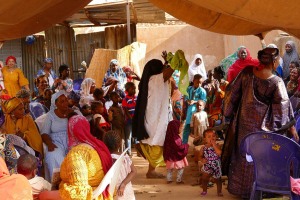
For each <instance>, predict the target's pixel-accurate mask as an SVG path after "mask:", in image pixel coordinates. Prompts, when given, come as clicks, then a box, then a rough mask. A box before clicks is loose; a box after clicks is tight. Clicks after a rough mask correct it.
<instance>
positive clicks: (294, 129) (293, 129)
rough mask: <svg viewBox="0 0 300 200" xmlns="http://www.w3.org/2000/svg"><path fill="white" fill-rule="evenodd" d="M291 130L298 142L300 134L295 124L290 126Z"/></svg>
mask: <svg viewBox="0 0 300 200" xmlns="http://www.w3.org/2000/svg"><path fill="white" fill-rule="evenodd" d="M290 132H291V134H292V136H293V138H294V140H295V141H296V142H297V143H298V142H299V136H298V133H297V131H296V128H295V126H292V127H291V128H290Z"/></svg>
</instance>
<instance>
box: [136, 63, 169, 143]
mask: <svg viewBox="0 0 300 200" xmlns="http://www.w3.org/2000/svg"><path fill="white" fill-rule="evenodd" d="M163 66H164V65H163V63H162V62H161V61H160V60H157V59H152V60H150V61H148V62H147V63H146V65H145V67H144V71H143V74H142V78H141V81H140V83H139V86H138V87H139V94H138V97H137V101H136V106H135V113H134V116H133V119H132V135H133V137H136V138H137V139H138V141H140V140H143V139H147V138H149V135H148V133H147V131H146V128H145V124H144V120H145V113H146V108H147V102H148V83H149V80H150V78H151V76H153V75H157V74H160V73H162V70H163ZM158 89H159V88H158Z"/></svg>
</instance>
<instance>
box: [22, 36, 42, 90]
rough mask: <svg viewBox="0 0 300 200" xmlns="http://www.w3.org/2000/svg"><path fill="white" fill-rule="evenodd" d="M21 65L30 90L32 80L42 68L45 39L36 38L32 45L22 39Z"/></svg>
mask: <svg viewBox="0 0 300 200" xmlns="http://www.w3.org/2000/svg"><path fill="white" fill-rule="evenodd" d="M21 41H22V52H23V53H22V63H23V67H22V69H23V72H24V74H25V76H26V77H27V79H28V80H29V85H30V89H31V90H32V89H33V87H34V78H35V75H36V74H37V71H38V70H39V69H41V68H42V67H43V64H44V62H43V61H44V58H45V49H44V44H45V37H44V36H38V37H36V39H35V42H34V43H33V44H27V43H26V42H25V38H22V40H21Z"/></svg>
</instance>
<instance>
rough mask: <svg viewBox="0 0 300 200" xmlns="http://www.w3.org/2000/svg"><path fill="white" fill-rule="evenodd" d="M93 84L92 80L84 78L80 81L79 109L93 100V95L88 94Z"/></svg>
mask: <svg viewBox="0 0 300 200" xmlns="http://www.w3.org/2000/svg"><path fill="white" fill-rule="evenodd" d="M94 83H95V80H94V79H92V78H86V79H84V80H83V81H82V83H81V88H80V89H81V91H80V101H79V105H80V107H82V106H84V105H85V104H88V105H90V102H91V101H92V100H94V97H93V94H90V90H91V87H92V85H93V84H94Z"/></svg>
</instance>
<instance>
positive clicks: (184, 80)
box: [167, 50, 189, 95]
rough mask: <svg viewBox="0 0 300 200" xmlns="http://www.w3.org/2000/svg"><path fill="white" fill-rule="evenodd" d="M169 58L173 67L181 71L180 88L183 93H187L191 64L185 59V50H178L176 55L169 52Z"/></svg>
mask: <svg viewBox="0 0 300 200" xmlns="http://www.w3.org/2000/svg"><path fill="white" fill-rule="evenodd" d="M167 60H168V62H169V64H170V66H171V68H172V69H174V70H178V71H180V76H179V83H178V89H179V91H180V92H181V94H183V95H187V93H186V89H187V88H188V86H189V77H188V69H189V64H188V62H187V61H186V59H185V56H184V52H183V51H182V50H177V51H176V52H175V55H174V56H173V54H172V53H171V52H169V53H168V55H167Z"/></svg>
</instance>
